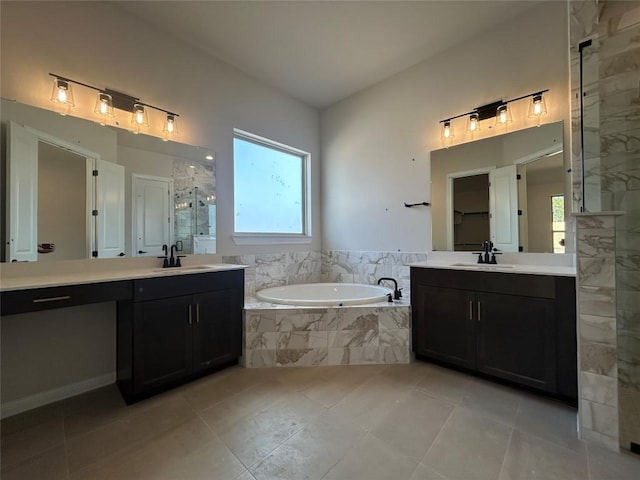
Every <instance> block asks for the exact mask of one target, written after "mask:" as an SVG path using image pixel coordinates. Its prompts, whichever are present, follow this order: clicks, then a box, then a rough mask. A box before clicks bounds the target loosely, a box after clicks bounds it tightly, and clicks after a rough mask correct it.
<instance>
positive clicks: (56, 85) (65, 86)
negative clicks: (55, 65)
mask: <svg viewBox="0 0 640 480" xmlns="http://www.w3.org/2000/svg"><path fill="white" fill-rule="evenodd" d="M51 101H52V102H57V103H61V104H63V105H68V106H70V107H74V106H75V103H74V101H73V90H72V89H71V83H70V82H68V81H67V80H63V79H61V78H54V79H53V91H52V92H51Z"/></svg>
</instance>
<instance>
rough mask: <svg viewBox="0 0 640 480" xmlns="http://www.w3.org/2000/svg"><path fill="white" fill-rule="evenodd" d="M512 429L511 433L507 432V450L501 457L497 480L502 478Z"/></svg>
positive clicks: (512, 429) (512, 430)
mask: <svg viewBox="0 0 640 480" xmlns="http://www.w3.org/2000/svg"><path fill="white" fill-rule="evenodd" d="M514 430H515V429H514V428H513V427H511V431H510V432H509V441H507V448H506V449H505V451H504V455H503V456H502V462H501V463H500V471H499V472H498V479H500V478H502V472H503V471H504V466H505V464H506V463H507V456H508V454H509V448H511V440H512V439H513V432H514Z"/></svg>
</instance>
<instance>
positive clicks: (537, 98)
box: [529, 92, 547, 121]
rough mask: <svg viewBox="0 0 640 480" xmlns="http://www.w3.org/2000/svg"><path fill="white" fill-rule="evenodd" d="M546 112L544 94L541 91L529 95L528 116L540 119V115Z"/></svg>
mask: <svg viewBox="0 0 640 480" xmlns="http://www.w3.org/2000/svg"><path fill="white" fill-rule="evenodd" d="M546 113H547V104H546V102H545V101H544V95H543V94H542V92H540V93H536V94H535V95H534V96H533V97H531V103H530V104H529V117H530V118H532V117H537V118H538V121H540V117H541V116H542V115H545V114H546Z"/></svg>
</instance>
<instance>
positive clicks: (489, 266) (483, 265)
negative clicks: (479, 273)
mask: <svg viewBox="0 0 640 480" xmlns="http://www.w3.org/2000/svg"><path fill="white" fill-rule="evenodd" d="M451 266H452V267H465V268H475V269H478V270H501V269H510V268H513V265H506V264H502V265H501V264H491V263H452V264H451Z"/></svg>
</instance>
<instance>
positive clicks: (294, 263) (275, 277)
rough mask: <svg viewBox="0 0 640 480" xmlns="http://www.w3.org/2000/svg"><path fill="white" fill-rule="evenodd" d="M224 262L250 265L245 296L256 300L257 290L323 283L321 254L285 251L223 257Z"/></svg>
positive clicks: (246, 273)
mask: <svg viewBox="0 0 640 480" xmlns="http://www.w3.org/2000/svg"><path fill="white" fill-rule="evenodd" d="M222 261H223V262H224V263H236V264H241V265H247V268H246V270H245V274H244V275H245V276H244V286H245V289H244V294H245V297H246V298H248V299H251V298H255V296H256V291H259V290H262V289H263V288H267V287H277V286H279V285H292V284H298V283H317V282H320V281H321V265H320V264H321V254H320V252H314V251H308V252H284V253H263V254H255V255H253V254H252V255H233V256H223V257H222Z"/></svg>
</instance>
